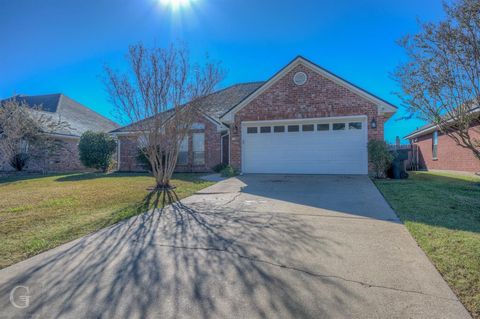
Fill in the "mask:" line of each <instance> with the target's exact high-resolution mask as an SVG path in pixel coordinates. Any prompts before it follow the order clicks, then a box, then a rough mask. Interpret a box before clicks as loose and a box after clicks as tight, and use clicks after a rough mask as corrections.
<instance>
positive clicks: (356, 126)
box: [348, 122, 362, 130]
mask: <svg viewBox="0 0 480 319" xmlns="http://www.w3.org/2000/svg"><path fill="white" fill-rule="evenodd" d="M348 129H349V130H361V129H362V122H350V123H348Z"/></svg>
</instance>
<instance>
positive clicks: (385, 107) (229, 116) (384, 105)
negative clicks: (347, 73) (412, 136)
mask: <svg viewBox="0 0 480 319" xmlns="http://www.w3.org/2000/svg"><path fill="white" fill-rule="evenodd" d="M299 65H303V66H305V67H307V68H308V69H310V70H312V71H313V72H316V73H318V74H320V75H321V76H323V77H325V78H327V79H329V80H331V81H333V82H334V83H336V84H338V85H341V86H343V87H345V88H346V89H348V90H349V91H351V92H353V93H354V94H356V95H359V96H361V97H363V98H365V99H366V100H368V101H370V102H372V103H373V104H375V105H376V106H377V108H378V112H379V113H387V114H393V113H395V112H396V111H397V107H396V106H394V105H393V104H391V103H389V102H387V101H385V100H383V99H381V98H379V97H377V96H375V95H373V94H372V93H369V92H367V91H365V90H363V89H361V88H359V87H358V86H356V85H354V84H352V83H350V82H348V81H346V80H344V79H343V78H341V77H339V76H337V75H335V74H333V73H331V72H330V71H327V70H326V69H324V68H322V67H320V66H318V65H316V64H314V63H313V62H311V61H309V60H307V59H305V58H304V57H302V56H298V57H297V58H295V59H294V60H293V61H291V62H290V63H289V64H287V65H286V66H285V67H284V68H283V69H281V70H280V71H279V72H277V73H276V74H275V75H274V76H272V77H271V78H270V79H269V80H268V81H266V82H265V83H264V84H263V85H262V86H260V87H259V88H258V89H257V90H255V91H254V92H253V93H251V94H250V95H248V96H247V97H246V98H245V99H243V100H242V101H241V102H240V103H238V104H237V105H235V106H234V107H232V108H231V109H230V110H228V111H227V112H226V113H225V114H224V115H222V116H221V118H220V119H221V120H222V121H225V122H232V121H233V116H234V114H235V113H236V112H238V111H239V110H241V109H242V108H244V107H245V106H246V105H247V104H249V103H250V102H251V101H252V100H254V99H255V98H256V97H258V96H259V95H260V94H262V93H264V92H265V91H267V90H268V89H269V88H270V87H272V86H273V85H274V84H275V83H276V82H277V81H279V80H280V79H282V78H283V77H284V76H285V75H287V74H288V73H289V72H290V71H292V70H293V69H295V68H296V67H297V66H299Z"/></svg>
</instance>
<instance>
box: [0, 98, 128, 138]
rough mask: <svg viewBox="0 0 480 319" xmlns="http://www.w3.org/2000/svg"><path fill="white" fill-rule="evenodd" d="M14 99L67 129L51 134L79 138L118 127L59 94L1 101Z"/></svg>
mask: <svg viewBox="0 0 480 319" xmlns="http://www.w3.org/2000/svg"><path fill="white" fill-rule="evenodd" d="M12 99H16V100H17V101H19V102H24V103H25V104H26V105H28V106H29V107H30V108H32V109H33V112H36V113H39V114H40V113H43V114H45V115H47V116H48V115H50V116H51V118H52V120H58V119H60V120H61V121H63V122H66V123H68V127H65V128H61V129H60V130H58V131H55V132H52V133H55V134H61V135H71V136H80V135H82V133H84V132H85V131H96V132H109V131H111V130H113V129H115V128H117V127H118V126H119V125H118V124H117V123H115V122H113V121H111V120H109V119H107V118H106V117H104V116H102V115H100V114H98V113H96V112H94V111H93V110H91V109H89V108H88V107H86V106H84V105H82V104H80V103H78V102H76V101H74V100H72V99H71V98H69V97H67V96H65V95H63V94H61V93H59V94H47V95H17V96H13V97H11V98H8V99H5V100H3V101H8V100H12Z"/></svg>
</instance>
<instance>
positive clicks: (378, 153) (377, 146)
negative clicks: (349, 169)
mask: <svg viewBox="0 0 480 319" xmlns="http://www.w3.org/2000/svg"><path fill="white" fill-rule="evenodd" d="M393 159H394V156H393V154H392V153H391V152H390V151H389V150H388V146H387V143H385V141H377V140H371V141H369V142H368V160H369V162H370V163H371V164H372V166H373V169H374V170H375V177H376V178H384V177H385V173H386V171H387V170H388V169H389V168H390V166H391V165H392V162H393Z"/></svg>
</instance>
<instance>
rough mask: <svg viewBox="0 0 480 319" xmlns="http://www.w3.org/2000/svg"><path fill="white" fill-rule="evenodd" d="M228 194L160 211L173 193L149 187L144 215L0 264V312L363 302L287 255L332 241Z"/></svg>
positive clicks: (294, 309)
mask: <svg viewBox="0 0 480 319" xmlns="http://www.w3.org/2000/svg"><path fill="white" fill-rule="evenodd" d="M234 196H235V194H232V197H228V196H226V197H225V198H224V199H223V201H222V202H218V201H217V202H216V203H215V204H214V205H213V204H212V202H210V201H207V200H199V201H197V202H191V203H188V204H185V203H182V202H181V201H176V202H175V203H173V204H171V205H169V206H166V207H165V208H160V207H162V204H163V202H164V201H166V202H170V201H175V200H178V198H176V194H175V193H174V192H167V193H165V192H163V193H158V192H156V193H155V192H154V193H151V194H149V196H147V197H146V198H145V200H144V202H143V203H142V205H143V207H144V208H145V207H149V208H151V209H150V210H149V212H147V213H144V214H142V215H139V216H136V217H133V218H131V219H129V220H126V221H124V222H121V223H118V224H116V225H113V226H111V227H109V228H106V229H104V230H102V231H100V232H97V233H94V234H91V235H89V236H86V237H84V238H81V239H79V240H77V241H74V242H71V243H69V244H66V245H64V246H61V247H59V248H57V249H54V250H52V251H49V252H47V253H45V254H41V255H38V256H36V257H34V258H31V259H29V260H27V261H25V262H22V263H19V264H17V265H14V266H12V267H9V268H6V269H4V270H2V271H1V272H0V275H1V279H0V283H1V288H0V297H1V300H0V309H1V310H0V314H2V315H6V316H7V317H8V316H15V315H17V316H24V315H35V316H40V317H48V318H60V317H62V318H63V317H84V318H103V317H105V318H151V317H161V318H170V317H176V318H182V317H197V318H237V317H275V318H279V317H285V318H292V317H294V318H300V317H301V318H318V317H321V316H322V315H325V313H326V311H327V309H329V310H328V311H330V315H332V313H331V311H332V309H335V310H336V311H338V313H341V311H342V309H343V308H345V307H347V306H348V303H349V302H350V301H351V300H353V299H355V300H360V299H362V297H360V296H359V295H357V294H355V292H353V291H352V290H351V289H349V288H348V287H347V286H345V285H344V283H343V282H342V281H339V280H337V279H336V278H334V276H332V277H330V276H324V275H320V274H316V273H313V272H312V271H310V270H308V269H303V268H302V267H301V266H299V261H298V260H297V261H295V260H293V257H292V255H293V253H294V252H295V253H298V252H299V251H301V252H302V253H303V254H304V255H305V256H308V255H309V254H315V253H318V252H319V250H323V253H325V254H328V253H329V250H330V247H331V245H339V244H340V243H335V242H331V240H329V239H326V238H323V237H321V236H318V234H315V231H314V229H313V227H312V226H311V225H309V224H308V223H307V222H306V221H304V220H303V221H302V219H298V218H294V216H289V215H281V216H273V215H272V214H264V213H262V214H260V213H255V212H251V211H248V212H242V211H239V210H238V209H235V208H234V207H233V206H231V205H230V204H231V203H232V202H234V201H235V197H234ZM300 264H301V263H300ZM18 285H23V286H26V287H30V288H31V289H30V295H31V298H30V305H29V306H28V307H27V308H25V309H17V308H15V307H13V306H12V304H11V302H10V293H11V291H12V289H14V288H15V287H16V286H18ZM325 286H329V287H331V288H332V289H328V291H327V290H325V289H324V290H322V287H325ZM13 297H14V299H15V296H13ZM338 313H337V314H338Z"/></svg>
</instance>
